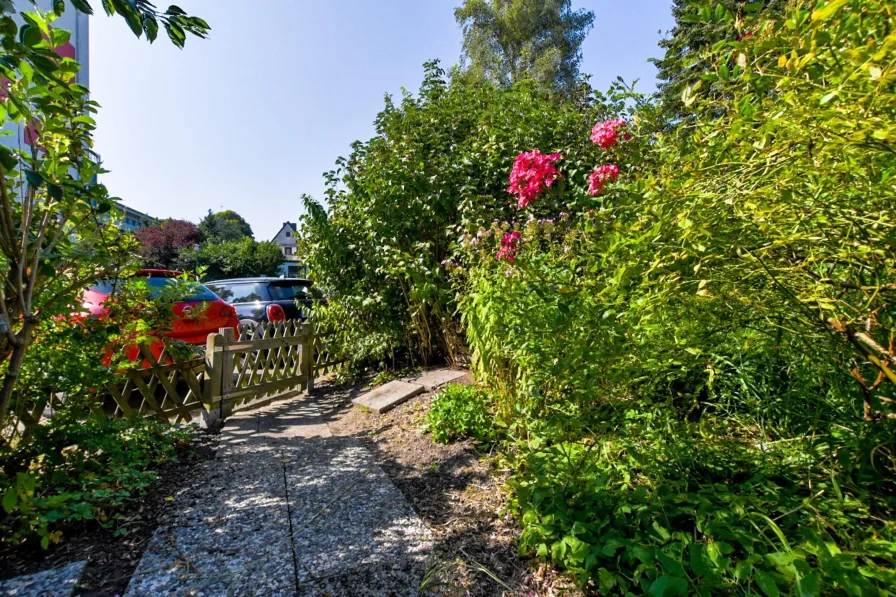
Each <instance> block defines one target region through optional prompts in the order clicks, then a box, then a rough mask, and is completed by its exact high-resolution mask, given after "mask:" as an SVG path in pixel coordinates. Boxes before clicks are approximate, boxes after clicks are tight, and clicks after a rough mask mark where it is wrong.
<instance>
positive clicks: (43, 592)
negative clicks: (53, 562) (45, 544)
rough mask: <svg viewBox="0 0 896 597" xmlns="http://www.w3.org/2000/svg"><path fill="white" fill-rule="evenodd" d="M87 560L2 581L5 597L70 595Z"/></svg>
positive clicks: (0, 591) (0, 593)
mask: <svg viewBox="0 0 896 597" xmlns="http://www.w3.org/2000/svg"><path fill="white" fill-rule="evenodd" d="M86 567H87V561H82V562H74V563H72V564H69V565H68V566H65V567H62V568H54V569H53V570H45V571H44V572H38V573H37V574H29V575H27V576H19V577H17V578H11V579H9V580H5V581H3V582H0V595H2V596H3V597H69V596H70V595H71V594H72V593H73V592H74V590H75V587H76V586H77V584H78V580H80V578H81V574H82V573H83V572H84V568H86Z"/></svg>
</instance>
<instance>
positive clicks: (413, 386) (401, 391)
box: [352, 380, 425, 414]
mask: <svg viewBox="0 0 896 597" xmlns="http://www.w3.org/2000/svg"><path fill="white" fill-rule="evenodd" d="M424 391H425V389H424V388H423V386H422V385H420V384H418V383H408V382H406V381H399V380H396V381H390V382H389V383H387V384H383V385H381V386H380V387H378V388H374V389H373V390H371V391H369V392H367V393H366V394H363V395H361V396H359V397H357V398H355V399H354V400H352V403H353V404H357V405H358V406H363V407H365V408H369V409H370V410H372V411H373V412H375V413H377V414H382V413H384V412H388V411H390V410H392V409H393V408H395V407H396V406H398V405H399V404H403V403H405V402H407V401H408V400H410V399H411V398H413V397H414V396H416V395H418V394H422V393H423V392H424Z"/></svg>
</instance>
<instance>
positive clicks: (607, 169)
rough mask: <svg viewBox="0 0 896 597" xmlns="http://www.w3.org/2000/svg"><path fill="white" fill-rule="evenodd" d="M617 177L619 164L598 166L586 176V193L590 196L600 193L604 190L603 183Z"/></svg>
mask: <svg viewBox="0 0 896 597" xmlns="http://www.w3.org/2000/svg"><path fill="white" fill-rule="evenodd" d="M617 178H619V166H617V165H615V164H606V165H604V166H598V167H597V168H595V169H594V172H592V173H591V176H589V177H588V194H589V195H591V196H592V197H596V196H597V195H600V194H601V193H602V192H603V190H604V185H605V184H607V183H608V182H610V181H611V180H616V179H617Z"/></svg>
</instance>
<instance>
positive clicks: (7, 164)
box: [0, 145, 19, 174]
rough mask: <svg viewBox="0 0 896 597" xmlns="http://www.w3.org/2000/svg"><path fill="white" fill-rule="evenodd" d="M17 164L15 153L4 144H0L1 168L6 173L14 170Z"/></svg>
mask: <svg viewBox="0 0 896 597" xmlns="http://www.w3.org/2000/svg"><path fill="white" fill-rule="evenodd" d="M18 165H19V160H17V159H16V156H15V154H14V153H13V152H12V150H10V149H9V148H8V147H6V146H5V145H0V166H3V169H4V170H5V171H6V173H7V174H8V173H10V172H12V171H13V170H15V168H16V166H18Z"/></svg>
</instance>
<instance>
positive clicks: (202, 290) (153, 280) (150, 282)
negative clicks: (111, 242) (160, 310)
mask: <svg viewBox="0 0 896 597" xmlns="http://www.w3.org/2000/svg"><path fill="white" fill-rule="evenodd" d="M138 279H140V280H146V285H147V287H148V288H149V296H150V297H151V298H157V297H158V296H159V295H160V294H161V292H162V288H164V287H165V286H168V285H170V284H174V282H175V280H174V278H169V277H166V276H139V277H138ZM125 283H127V280H108V279H107V280H100V281H99V282H97V283H96V284H94V285H92V286H91V287H90V290H92V291H94V292H98V293H100V294H104V295H106V296H109V295H110V294H112V293H113V292H114V291H115V289H116V288H119V287H121V285H122V284H125ZM184 300H185V301H186V302H199V301H216V300H218V297H217V295H216V294H215V293H214V292H212V291H211V290H209V289H208V288H207V287H205V286H203V285H201V284H200V285H198V286H197V287H196V291H195V292H194V293H193V294H191V295H190V296H188V297H187V298H186V299H184Z"/></svg>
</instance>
